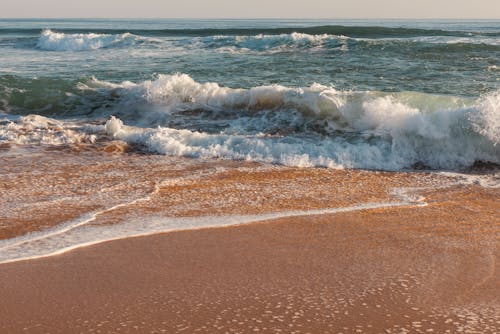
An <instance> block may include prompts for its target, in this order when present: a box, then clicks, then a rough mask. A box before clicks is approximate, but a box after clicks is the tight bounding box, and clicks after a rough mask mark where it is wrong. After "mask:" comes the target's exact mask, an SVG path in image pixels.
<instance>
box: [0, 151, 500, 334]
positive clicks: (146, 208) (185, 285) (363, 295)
mask: <svg viewBox="0 0 500 334" xmlns="http://www.w3.org/2000/svg"><path fill="white" fill-rule="evenodd" d="M41 153H42V154H39V155H31V156H30V155H19V156H18V157H16V158H12V157H11V158H10V160H9V161H8V164H4V165H5V166H6V167H8V168H9V170H10V173H6V174H4V175H0V181H2V184H4V185H6V184H9V183H8V182H10V181H12V180H15V182H16V184H17V187H16V188H11V189H13V191H11V193H10V197H6V193H5V192H4V193H3V196H4V197H3V202H2V201H0V203H3V204H2V205H4V206H5V207H6V208H10V209H9V210H11V211H4V212H10V214H11V217H19V219H18V220H14V219H12V220H9V221H10V222H11V225H6V224H5V222H4V223H2V221H0V238H2V239H1V240H0V255H1V254H2V251H3V252H4V255H5V250H6V248H9V247H10V246H9V242H10V243H11V246H12V242H13V241H12V239H11V238H9V237H8V236H9V235H19V236H22V235H25V233H23V231H26V229H28V230H30V231H32V233H35V234H31V235H30V236H31V237H35V238H32V240H31V241H29V240H25V241H27V242H26V243H22V242H21V241H22V239H18V240H17V242H19V245H18V247H17V248H15V247H11V248H10V251H12V254H14V255H16V254H18V255H19V254H22V253H20V252H25V254H27V253H26V252H29V251H32V252H34V253H33V254H35V255H36V254H39V252H40V250H42V249H43V250H44V251H47V250H49V249H50V247H55V249H57V247H62V246H64V245H65V244H64V242H68V243H69V244H68V245H77V244H78V242H79V241H78V240H80V241H82V240H94V241H95V239H92V238H96V237H98V238H104V239H106V238H108V237H110V236H114V237H116V236H119V233H124V234H122V236H121V237H123V238H120V239H117V240H113V241H109V240H108V241H104V242H101V243H94V244H92V245H89V246H86V247H79V248H76V249H73V250H71V251H68V252H64V253H62V254H59V255H54V256H50V257H44V258H37V259H31V260H22V261H16V262H10V263H2V264H0V295H1V296H2V303H0V319H1V320H0V331H5V332H7V333H13V334H15V333H67V332H68V331H70V332H75V331H76V332H82V333H83V332H95V333H144V332H148V333H183V332H188V333H204V332H205V333H246V332H261V333H308V332H309V333H318V332H321V333H340V332H342V333H360V332H361V333H379V332H382V333H384V332H385V333H407V332H408V333H409V332H416V333H418V332H423V333H424V332H426V333H427V332H428V333H430V332H436V333H456V332H460V331H472V332H473V331H476V332H477V331H480V332H481V333H495V332H497V331H498V330H499V325H498V324H499V322H500V317H499V316H498V314H500V305H499V304H498V302H497V300H498V298H500V295H499V291H500V285H499V283H497V282H500V279H499V277H498V275H499V273H500V270H499V269H500V268H498V266H499V263H500V262H499V261H497V259H498V257H499V256H500V226H499V225H498V224H499V223H498V222H500V214H499V213H498V209H497V199H498V196H499V195H500V189H499V188H485V187H483V186H481V184H482V183H481V182H482V181H484V180H486V181H488V182H486V184H488V183H489V182H490V181H491V182H495V181H496V179H495V175H494V176H493V177H492V178H491V179H483V178H481V177H479V176H478V177H479V179H474V178H469V179H466V180H465V179H463V178H462V177H460V176H453V175H442V174H437V173H405V172H399V173H397V172H396V173H391V172H379V171H359V170H329V169H307V168H306V169H301V168H292V167H285V166H269V165H262V164H255V163H246V162H235V161H200V160H196V159H184V158H174V157H162V156H148V155H146V156H139V155H135V154H127V153H116V152H115V153H109V152H101V153H99V152H96V151H93V150H91V151H85V150H83V151H80V152H74V151H64V150H63V151H56V152H54V151H52V153H51V151H44V152H41ZM27 161H30V162H29V163H27ZM4 162H5V160H4ZM33 165H36V166H37V168H36V169H35V171H36V172H37V173H38V175H43V177H40V176H37V175H32V173H30V172H27V171H29V170H33V169H31V168H32V167H31V166H33ZM145 165H147V166H148V168H147V169H144V167H143V166H145ZM75 166H78V168H77V169H75ZM90 180H91V181H92V182H90ZM49 186H50V189H51V190H50V193H44V192H43V190H44V189H47V187H49ZM96 189H97V190H99V191H96ZM41 190H42V191H41ZM0 196H1V195H0ZM29 203H34V204H36V205H37V206H35V208H37V209H36V210H30V211H26V210H24V209H23V208H24V207H25V206H26V205H29ZM88 203H92V205H93V206H94V207H97V208H98V212H100V213H99V214H95V209H92V210H90V211H89V210H88V206H87V204H88ZM367 205H368V207H367ZM66 206H68V207H70V208H73V209H74V212H80V213H79V214H80V215H82V214H83V215H87V218H86V219H87V220H86V221H85V220H82V221H81V222H80V223H81V225H79V226H71V225H70V226H66V227H63V228H62V229H65V228H66V229H67V230H65V231H62V232H61V230H59V232H61V233H54V235H53V236H52V238H50V237H47V235H44V234H43V233H47V231H50V228H52V229H54V228H55V229H56V230H52V231H53V232H54V231H55V232H57V231H58V230H57V228H59V229H61V227H60V222H61V221H65V219H66V215H65V214H63V213H62V211H63V210H65V208H66ZM18 212H19V213H23V216H21V215H18ZM311 213H313V214H311ZM92 214H93V215H92ZM304 214H305V215H304ZM7 218H8V217H7ZM243 218H244V219H247V220H248V224H241V223H242V221H241V220H242V219H243ZM3 219H5V218H3ZM155 219H156V221H155ZM204 219H205V221H204ZM252 219H253V220H252ZM32 222H35V223H32ZM37 222H39V223H37ZM200 222H202V223H204V224H205V225H204V226H200ZM154 224H157V225H154ZM75 225H77V224H75ZM167 227H168V228H170V229H171V231H170V232H166V233H165V231H164V229H165V228H167ZM134 228H135V229H136V230H139V231H143V232H144V233H145V232H152V234H150V235H147V236H144V235H142V236H135V237H130V234H131V231H133V229H134ZM155 228H156V230H155ZM179 228H183V230H179ZM141 229H143V230H141ZM36 231H42V232H41V234H39V235H38V236H37V235H36V233H37V232H36ZM43 231H45V232H43ZM38 233H40V232H38ZM127 233H128V234H127ZM36 237H38V239H36ZM21 238H23V237H21ZM24 238H25V237H24ZM78 238H80V239H78ZM85 238H90V239H85ZM35 239H36V240H35ZM9 240H11V241H9ZM65 240H66V241H65ZM14 242H16V241H14ZM2 246H3V248H2ZM37 247H38V248H37ZM16 252H17V253H16ZM37 252H38V253H37Z"/></svg>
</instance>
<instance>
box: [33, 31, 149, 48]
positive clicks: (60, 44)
mask: <svg viewBox="0 0 500 334" xmlns="http://www.w3.org/2000/svg"><path fill="white" fill-rule="evenodd" d="M139 40H141V37H139V36H135V35H132V34H130V33H123V34H119V35H108V34H95V33H87V34H65V33H58V32H54V31H52V30H50V29H45V30H43V31H42V33H41V35H40V37H39V39H38V43H37V45H36V46H37V48H39V49H42V50H46V51H88V50H96V49H101V48H109V47H115V46H131V45H134V44H135V43H136V42H137V41H139Z"/></svg>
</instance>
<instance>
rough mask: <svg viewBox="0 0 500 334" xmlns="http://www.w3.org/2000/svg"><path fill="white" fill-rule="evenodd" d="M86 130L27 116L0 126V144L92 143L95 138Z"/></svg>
mask: <svg viewBox="0 0 500 334" xmlns="http://www.w3.org/2000/svg"><path fill="white" fill-rule="evenodd" d="M84 130H87V131H84ZM88 130H90V127H88V126H85V127H83V128H81V127H79V126H76V125H74V124H70V123H68V122H62V121H58V120H55V119H51V118H47V117H43V116H40V115H27V116H23V117H17V118H10V119H8V120H6V124H5V125H3V124H2V125H0V143H2V142H7V143H13V144H18V145H29V144H38V145H40V144H43V145H67V144H77V143H94V142H95V141H96V138H97V137H96V135H95V134H93V133H88Z"/></svg>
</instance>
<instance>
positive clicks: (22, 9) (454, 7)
mask: <svg viewBox="0 0 500 334" xmlns="http://www.w3.org/2000/svg"><path fill="white" fill-rule="evenodd" d="M0 17H3V18H8V17H16V18H18V17H19V18H20V17H30V18H38V17H39V18H48V17H72V18H79V17H93V18H144V17H155V18H463V19H468V18H497V19H498V18H500V0H474V1H465V0H308V1H304V0H140V1H123V0H85V1H71V0H43V1H42V0H0Z"/></svg>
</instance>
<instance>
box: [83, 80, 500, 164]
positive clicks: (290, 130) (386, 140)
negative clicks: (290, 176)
mask: <svg viewBox="0 0 500 334" xmlns="http://www.w3.org/2000/svg"><path fill="white" fill-rule="evenodd" d="M91 85H94V88H91V87H87V89H107V90H113V92H114V94H116V93H119V95H120V96H123V100H122V105H121V106H120V107H118V108H116V110H117V112H115V114H116V115H117V116H119V117H123V118H124V119H126V120H127V122H129V123H130V124H131V125H136V126H141V127H144V128H139V127H134V126H124V125H123V124H122V123H120V121H119V120H117V119H115V118H112V119H111V120H110V121H108V124H107V133H108V134H109V135H111V136H114V137H116V138H118V139H121V140H125V141H128V142H131V143H136V144H141V145H144V146H145V147H146V148H148V149H149V150H151V151H153V152H158V153H162V154H169V155H184V156H192V157H205V158H209V157H210V158H213V157H215V158H227V159H244V160H254V161H263V162H272V163H281V164H286V165H293V166H327V167H353V168H370V169H389V170H399V169H403V168H408V167H411V166H412V165H413V164H417V163H420V164H424V165H426V166H428V167H431V168H440V169H457V168H463V167H467V166H470V165H472V164H473V163H474V162H475V161H489V162H493V163H500V145H497V144H498V142H499V138H500V137H499V136H500V129H499V127H498V124H499V122H498V117H499V115H500V113H499V112H498V108H499V106H500V100H499V96H500V91H499V92H494V93H492V94H490V95H487V96H485V97H483V98H480V99H478V100H473V99H466V98H458V97H448V96H440V95H430V94H423V93H414V92H402V93H380V92H341V91H337V90H336V89H334V88H333V87H327V86H322V85H318V84H314V85H312V86H310V87H304V88H288V87H284V86H280V85H273V86H261V87H254V88H251V89H231V88H228V87H221V86H219V85H218V84H216V83H212V82H209V83H198V82H196V81H194V80H193V79H192V78H191V77H189V76H187V75H184V74H178V75H160V76H158V78H157V79H156V80H152V81H145V82H142V83H139V84H135V83H131V82H124V83H122V84H110V83H106V82H100V81H94V82H93V83H91ZM138 101H139V104H141V106H139V107H138V106H137V103H138ZM134 103H135V104H134ZM144 105H146V106H147V105H149V106H150V108H148V107H144ZM130 106H133V107H130ZM140 108H142V110H141V112H137V110H138V109H139V110H140ZM130 109H132V110H133V118H132V119H131V118H130V116H131V114H130V113H129V111H128V110H130ZM193 109H194V110H212V111H214V112H215V114H214V115H215V117H214V116H211V117H212V118H207V119H205V120H204V121H206V122H215V123H216V122H217V113H221V115H222V117H221V119H222V120H223V121H224V127H225V128H224V131H222V132H220V133H209V132H202V131H193V130H189V127H190V123H189V122H190V120H191V119H190V118H189V117H184V116H183V115H182V114H179V112H182V111H184V110H193ZM174 118H175V121H176V123H178V124H181V126H182V127H185V128H188V129H185V130H178V129H172V128H168V127H151V125H157V124H162V122H168V121H169V120H172V119H174ZM183 121H185V122H186V123H185V124H183ZM198 124H199V123H196V126H199V125H198ZM207 124H208V123H207ZM305 126H310V127H311V128H312V129H313V130H307V128H305V129H303V128H304V127H305ZM296 128H299V129H302V130H300V131H298V132H297V131H296V130H294V129H296ZM317 129H319V131H320V133H321V134H325V133H326V136H318V133H315V132H314V131H317ZM274 132H276V133H278V135H272V133H274Z"/></svg>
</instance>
